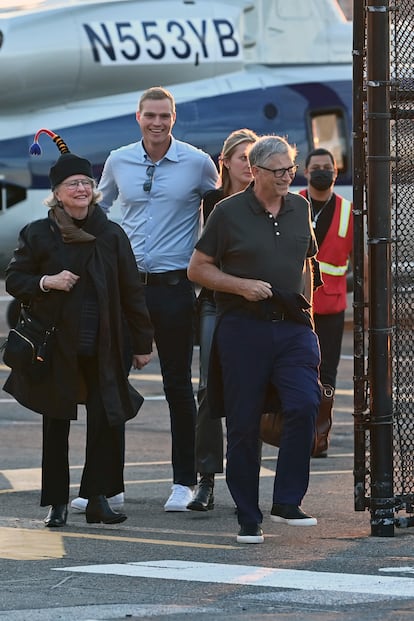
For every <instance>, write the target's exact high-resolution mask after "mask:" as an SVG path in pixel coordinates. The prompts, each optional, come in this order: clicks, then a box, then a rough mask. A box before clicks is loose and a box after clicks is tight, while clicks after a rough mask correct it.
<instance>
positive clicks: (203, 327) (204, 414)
mask: <svg viewBox="0 0 414 621" xmlns="http://www.w3.org/2000/svg"><path fill="white" fill-rule="evenodd" d="M199 314H200V383H199V386H198V392H197V400H198V413H197V423H196V467H197V472H200V474H207V473H216V472H223V426H222V422H221V418H211V416H210V408H209V405H208V399H207V376H208V364H209V358H210V350H211V342H212V339H213V333H214V328H215V325H216V305H215V304H214V302H211V301H210V300H208V299H204V300H202V301H201V302H200V313H199Z"/></svg>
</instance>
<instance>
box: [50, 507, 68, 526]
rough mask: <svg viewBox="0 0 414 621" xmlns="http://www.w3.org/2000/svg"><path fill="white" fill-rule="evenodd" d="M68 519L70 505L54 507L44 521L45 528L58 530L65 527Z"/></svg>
mask: <svg viewBox="0 0 414 621" xmlns="http://www.w3.org/2000/svg"><path fill="white" fill-rule="evenodd" d="M67 517H68V505H52V506H51V507H50V509H49V512H48V514H47V516H46V517H45V519H44V523H45V526H47V527H48V528H58V527H59V526H65V524H66V520H67Z"/></svg>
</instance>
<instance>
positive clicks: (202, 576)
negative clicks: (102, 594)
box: [53, 560, 414, 598]
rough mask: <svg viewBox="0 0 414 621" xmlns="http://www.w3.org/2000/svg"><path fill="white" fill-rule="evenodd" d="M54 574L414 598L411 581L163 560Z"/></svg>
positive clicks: (109, 565)
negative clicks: (123, 577) (86, 574)
mask: <svg viewBox="0 0 414 621" xmlns="http://www.w3.org/2000/svg"><path fill="white" fill-rule="evenodd" d="M53 570H54V571H65V572H80V573H89V574H105V575H117V576H131V577H137V578H138V577H139V578H155V579H163V580H185V581H190V582H214V583H220V584H239V585H245V586H256V587H272V588H284V589H300V590H302V591H337V592H344V593H365V594H370V595H373V594H376V595H386V596H388V597H390V598H392V597H398V598H402V597H403V598H412V597H414V580H413V579H412V578H399V577H398V578H397V577H389V576H374V575H363V574H340V573H333V572H317V571H308V570H292V569H280V568H275V567H258V566H253V565H252V566H250V565H225V564H220V563H200V562H191V561H178V560H161V561H144V562H139V563H125V564H119V563H114V564H103V565H83V566H75V567H54V568H53Z"/></svg>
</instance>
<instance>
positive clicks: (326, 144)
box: [311, 109, 348, 172]
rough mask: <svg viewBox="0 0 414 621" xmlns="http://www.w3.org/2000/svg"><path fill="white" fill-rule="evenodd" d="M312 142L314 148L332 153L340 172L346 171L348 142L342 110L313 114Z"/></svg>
mask: <svg viewBox="0 0 414 621" xmlns="http://www.w3.org/2000/svg"><path fill="white" fill-rule="evenodd" d="M311 141H312V148H314V149H318V148H324V149H328V150H329V151H331V153H332V154H333V156H334V157H335V160H336V164H337V166H338V170H339V172H344V171H345V169H346V168H347V165H348V148H347V143H348V141H347V133H346V124H345V119H344V114H343V112H342V111H341V110H340V109H338V110H329V111H327V110H323V111H322V110H321V111H319V112H318V111H315V112H312V114H311Z"/></svg>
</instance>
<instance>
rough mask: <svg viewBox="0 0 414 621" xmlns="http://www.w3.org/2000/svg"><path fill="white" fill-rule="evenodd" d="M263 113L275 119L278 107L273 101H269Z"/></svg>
mask: <svg viewBox="0 0 414 621" xmlns="http://www.w3.org/2000/svg"><path fill="white" fill-rule="evenodd" d="M263 113H264V115H265V117H266V118H267V119H275V118H276V117H277V114H278V112H277V108H276V106H275V105H274V104H272V103H267V104H266V105H265V107H264V108H263Z"/></svg>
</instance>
